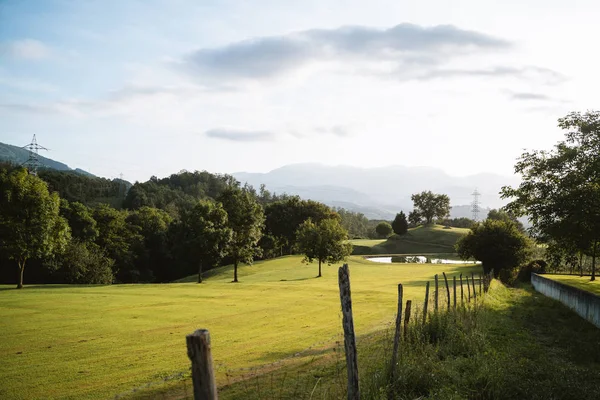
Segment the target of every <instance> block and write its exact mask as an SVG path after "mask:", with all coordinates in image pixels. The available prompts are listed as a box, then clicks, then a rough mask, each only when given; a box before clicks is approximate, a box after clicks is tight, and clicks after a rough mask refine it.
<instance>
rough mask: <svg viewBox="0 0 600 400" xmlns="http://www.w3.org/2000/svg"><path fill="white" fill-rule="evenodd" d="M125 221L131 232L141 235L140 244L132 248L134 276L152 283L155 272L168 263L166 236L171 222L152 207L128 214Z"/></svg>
mask: <svg viewBox="0 0 600 400" xmlns="http://www.w3.org/2000/svg"><path fill="white" fill-rule="evenodd" d="M125 221H126V223H127V225H128V226H129V227H131V229H132V230H134V231H135V232H137V233H138V234H139V235H141V243H140V242H136V245H135V246H134V247H133V248H132V250H133V251H134V252H135V261H134V264H135V267H134V269H133V270H134V271H138V272H136V273H135V275H136V276H139V279H140V280H141V281H142V282H152V281H154V280H155V278H156V272H157V271H158V270H160V269H161V268H163V265H164V264H167V263H168V257H169V248H168V242H167V234H168V231H169V225H170V224H171V222H172V221H173V219H172V218H171V216H170V215H169V214H168V213H167V212H166V211H163V210H160V209H158V208H153V207H146V206H144V207H140V208H139V209H137V210H135V211H133V212H131V213H129V215H127V217H126V218H125Z"/></svg>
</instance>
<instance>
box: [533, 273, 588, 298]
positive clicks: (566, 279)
mask: <svg viewBox="0 0 600 400" xmlns="http://www.w3.org/2000/svg"><path fill="white" fill-rule="evenodd" d="M544 278H548V279H552V280H554V281H558V282H560V283H564V284H565V285H569V286H574V287H576V288H579V289H583V290H586V291H588V292H590V293H594V294H596V295H598V296H600V280H598V279H600V277H597V278H596V280H595V281H593V282H592V281H590V277H589V276H582V277H579V276H577V275H552V274H547V275H544Z"/></svg>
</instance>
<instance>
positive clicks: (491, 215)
mask: <svg viewBox="0 0 600 400" xmlns="http://www.w3.org/2000/svg"><path fill="white" fill-rule="evenodd" d="M487 219H493V220H496V221H504V222H510V223H513V224H515V225H516V226H517V229H519V230H520V231H521V232H525V228H524V227H523V224H522V223H521V221H519V220H518V219H517V217H515V216H514V215H512V214H511V213H508V212H506V211H504V210H497V209H491V210H490V211H489V212H488V215H487Z"/></svg>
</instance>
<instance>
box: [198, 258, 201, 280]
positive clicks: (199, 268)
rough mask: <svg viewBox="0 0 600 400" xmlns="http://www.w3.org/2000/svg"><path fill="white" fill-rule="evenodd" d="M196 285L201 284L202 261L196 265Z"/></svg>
mask: <svg viewBox="0 0 600 400" xmlns="http://www.w3.org/2000/svg"><path fill="white" fill-rule="evenodd" d="M198 283H202V261H200V262H199V263H198Z"/></svg>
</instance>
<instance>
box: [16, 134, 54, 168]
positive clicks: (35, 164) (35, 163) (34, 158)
mask: <svg viewBox="0 0 600 400" xmlns="http://www.w3.org/2000/svg"><path fill="white" fill-rule="evenodd" d="M22 148H23V149H27V150H29V158H28V159H27V161H25V162H24V163H23V165H26V166H27V167H28V169H29V173H30V174H33V175H37V170H38V168H39V167H41V166H42V163H41V162H40V157H39V154H38V151H40V150H46V151H48V149H47V148H45V147H44V146H40V145H39V144H38V142H37V139H36V138H35V134H34V135H33V139H31V143H29V144H28V145H26V146H23V147H22Z"/></svg>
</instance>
